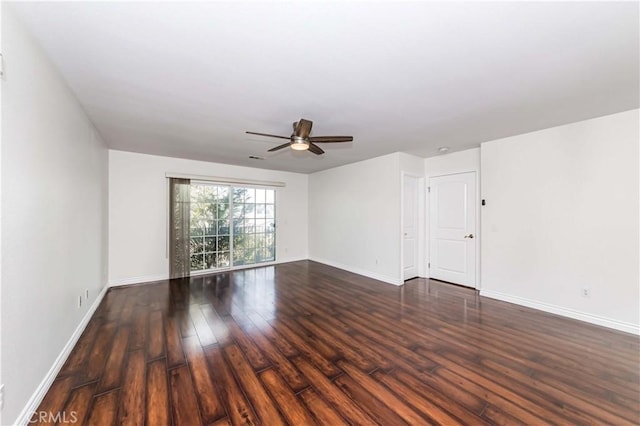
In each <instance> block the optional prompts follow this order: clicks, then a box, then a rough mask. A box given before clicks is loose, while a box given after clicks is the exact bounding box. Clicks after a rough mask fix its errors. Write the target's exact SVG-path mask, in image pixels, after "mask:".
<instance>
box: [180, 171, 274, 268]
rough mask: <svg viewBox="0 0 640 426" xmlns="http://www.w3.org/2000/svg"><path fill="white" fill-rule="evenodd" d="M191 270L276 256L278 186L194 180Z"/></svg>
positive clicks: (263, 260) (265, 259) (243, 263)
mask: <svg viewBox="0 0 640 426" xmlns="http://www.w3.org/2000/svg"><path fill="white" fill-rule="evenodd" d="M190 236H191V272H198V271H208V270H216V269H224V268H229V267H232V266H239V265H251V264H256V263H262V262H271V261H274V260H275V190H273V189H266V188H250V187H238V186H226V185H215V184H209V183H201V182H193V181H192V182H191V230H190Z"/></svg>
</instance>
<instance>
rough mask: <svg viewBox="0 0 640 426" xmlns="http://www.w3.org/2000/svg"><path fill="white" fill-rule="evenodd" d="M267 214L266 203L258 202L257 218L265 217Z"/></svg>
mask: <svg viewBox="0 0 640 426" xmlns="http://www.w3.org/2000/svg"><path fill="white" fill-rule="evenodd" d="M265 214H266V207H265V205H264V204H256V219H263V218H264V217H265Z"/></svg>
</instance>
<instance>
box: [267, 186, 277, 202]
mask: <svg viewBox="0 0 640 426" xmlns="http://www.w3.org/2000/svg"><path fill="white" fill-rule="evenodd" d="M275 199H276V191H275V190H274V189H267V190H266V201H267V203H269V204H273V203H275V201H276V200H275Z"/></svg>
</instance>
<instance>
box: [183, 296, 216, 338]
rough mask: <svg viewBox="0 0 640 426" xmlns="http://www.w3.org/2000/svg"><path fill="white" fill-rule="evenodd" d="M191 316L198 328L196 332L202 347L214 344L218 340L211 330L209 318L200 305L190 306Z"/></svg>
mask: <svg viewBox="0 0 640 426" xmlns="http://www.w3.org/2000/svg"><path fill="white" fill-rule="evenodd" d="M189 316H190V317H191V321H192V322H193V326H194V327H195V329H196V334H197V335H198V339H200V344H201V345H202V347H205V346H209V345H213V344H214V343H217V342H218V340H217V339H216V336H214V335H213V332H212V331H211V327H209V324H207V319H206V318H205V317H204V314H203V313H202V310H201V308H200V305H191V306H189Z"/></svg>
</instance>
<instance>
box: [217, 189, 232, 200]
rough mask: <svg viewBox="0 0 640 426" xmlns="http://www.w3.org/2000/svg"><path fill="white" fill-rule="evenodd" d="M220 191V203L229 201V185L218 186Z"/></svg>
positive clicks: (218, 191)
mask: <svg viewBox="0 0 640 426" xmlns="http://www.w3.org/2000/svg"><path fill="white" fill-rule="evenodd" d="M217 193H218V202H219V203H228V202H229V187H228V186H219V187H218V188H217Z"/></svg>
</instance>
